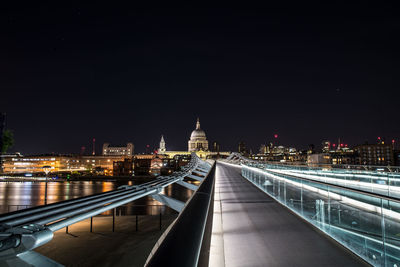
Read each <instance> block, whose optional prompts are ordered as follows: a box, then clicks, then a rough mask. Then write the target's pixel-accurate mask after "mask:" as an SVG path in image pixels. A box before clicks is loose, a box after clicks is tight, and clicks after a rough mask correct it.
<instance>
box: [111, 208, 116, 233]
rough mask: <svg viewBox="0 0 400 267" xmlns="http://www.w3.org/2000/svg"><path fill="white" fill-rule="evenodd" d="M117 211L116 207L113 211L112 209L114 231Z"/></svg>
mask: <svg viewBox="0 0 400 267" xmlns="http://www.w3.org/2000/svg"><path fill="white" fill-rule="evenodd" d="M115 212H116V209H113V211H112V214H113V224H112V231H113V232H114V231H115Z"/></svg>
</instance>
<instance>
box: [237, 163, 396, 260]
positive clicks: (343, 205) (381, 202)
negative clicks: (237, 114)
mask: <svg viewBox="0 0 400 267" xmlns="http://www.w3.org/2000/svg"><path fill="white" fill-rule="evenodd" d="M241 166H242V176H243V177H244V178H246V179H247V180H248V181H250V182H251V183H253V184H254V185H255V186H257V187H258V188H259V189H260V190H262V191H264V192H265V193H267V194H268V195H269V196H271V197H273V198H274V199H275V200H277V201H278V202H279V203H281V204H282V205H284V206H285V207H287V208H288V209H290V210H291V211H293V212H294V213H295V214H297V215H298V216H300V217H301V218H303V219H304V220H306V221H307V222H309V223H310V224H312V225H313V226H315V227H316V228H317V229H319V230H320V231H322V232H323V233H325V234H327V235H328V236H330V237H332V238H333V239H334V240H336V241H337V242H339V243H341V244H342V245H344V246H345V247H346V248H348V249H349V250H350V251H352V252H353V253H354V254H356V255H358V256H359V257H361V258H362V259H364V260H365V261H366V262H368V263H369V264H371V265H373V266H400V237H399V233H400V200H399V199H398V198H396V197H393V196H392V195H388V196H385V195H382V194H380V192H375V191H376V189H373V190H375V191H373V192H368V191H365V190H362V189H364V188H361V189H357V188H352V187H351V186H350V184H343V181H342V182H341V183H336V184H334V183H332V180H329V179H336V178H337V177H336V178H331V177H329V175H328V176H327V177H326V176H318V177H320V178H321V179H319V178H318V179H316V178H315V177H314V178H315V179H311V178H310V177H309V176H304V175H299V173H297V172H295V173H293V172H287V169H285V171H279V170H282V169H280V168H271V166H270V165H268V164H261V163H259V162H253V161H242V163H241ZM300 173H301V174H303V172H300ZM379 179H381V178H379ZM343 180H344V181H345V179H343ZM351 181H353V182H354V181H355V180H351ZM359 183H360V182H359ZM355 185H356V184H352V186H355ZM392 189H393V188H392Z"/></svg>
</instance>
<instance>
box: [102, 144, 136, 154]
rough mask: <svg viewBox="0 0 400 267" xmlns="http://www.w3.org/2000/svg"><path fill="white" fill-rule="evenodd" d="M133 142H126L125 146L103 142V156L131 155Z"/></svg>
mask: <svg viewBox="0 0 400 267" xmlns="http://www.w3.org/2000/svg"><path fill="white" fill-rule="evenodd" d="M133 149H134V147H133V144H132V143H127V144H126V146H110V144H109V143H104V144H103V151H102V154H103V156H132V155H133Z"/></svg>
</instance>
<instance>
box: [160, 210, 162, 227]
mask: <svg viewBox="0 0 400 267" xmlns="http://www.w3.org/2000/svg"><path fill="white" fill-rule="evenodd" d="M161 229H162V218H161V212H160V230H161Z"/></svg>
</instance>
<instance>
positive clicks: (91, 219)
mask: <svg viewBox="0 0 400 267" xmlns="http://www.w3.org/2000/svg"><path fill="white" fill-rule="evenodd" d="M90 232H91V233H93V217H90Z"/></svg>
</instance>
